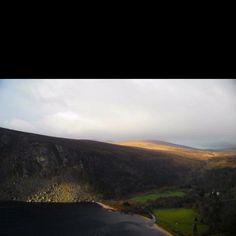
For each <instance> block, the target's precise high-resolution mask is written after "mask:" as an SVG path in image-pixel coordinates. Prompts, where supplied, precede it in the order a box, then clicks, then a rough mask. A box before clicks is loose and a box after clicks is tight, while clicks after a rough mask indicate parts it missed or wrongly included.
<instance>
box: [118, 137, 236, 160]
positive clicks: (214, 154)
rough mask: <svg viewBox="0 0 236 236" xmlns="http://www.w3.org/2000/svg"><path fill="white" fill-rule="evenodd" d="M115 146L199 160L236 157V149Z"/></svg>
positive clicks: (133, 143)
mask: <svg viewBox="0 0 236 236" xmlns="http://www.w3.org/2000/svg"><path fill="white" fill-rule="evenodd" d="M113 143H114V144H118V145H122V146H128V147H138V148H142V149H148V150H154V151H164V152H167V153H173V154H175V155H179V156H183V157H187V158H191V159H199V160H209V159H213V158H226V157H229V158H233V157H236V149H229V150H217V151H216V150H201V149H196V148H191V147H187V146H182V145H177V144H173V143H168V142H163V141H149V140H147V141H146V140H129V141H122V142H113Z"/></svg>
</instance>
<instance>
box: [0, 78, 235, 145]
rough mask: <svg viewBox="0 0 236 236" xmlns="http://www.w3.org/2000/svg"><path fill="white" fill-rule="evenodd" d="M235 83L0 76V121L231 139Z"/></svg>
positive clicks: (112, 133) (115, 136)
mask: <svg viewBox="0 0 236 236" xmlns="http://www.w3.org/2000/svg"><path fill="white" fill-rule="evenodd" d="M235 89H236V88H235V81H234V80H219V79H218V80H216V79H207V80H179V79H173V80H172V79H167V80H166V79H165V80H161V79H159V80H153V79H148V80H144V79H143V80H142V79H127V80H124V79H123V80H119V79H114V80H102V79H99V80H98V79H96V80H94V79H90V80H82V79H78V80H66V79H58V80H48V79H43V80H11V81H10V80H4V86H2V89H1V90H0V106H1V111H2V112H1V113H0V125H1V126H4V127H6V126H7V127H8V128H14V129H24V130H25V131H33V130H34V132H36V133H43V134H47V135H55V136H61V137H71V138H78V139H83V138H86V139H96V140H122V139H159V140H166V141H172V142H177V143H182V144H186V145H192V146H199V147H203V146H204V147H205V146H207V145H208V146H209V145H214V143H215V144H216V143H217V145H219V143H222V145H226V144H230V145H231V144H232V145H236V141H233V140H236V126H235V120H236V109H235V107H236V96H235ZM6 124H7V125H6Z"/></svg>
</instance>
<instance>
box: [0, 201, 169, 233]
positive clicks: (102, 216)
mask: <svg viewBox="0 0 236 236" xmlns="http://www.w3.org/2000/svg"><path fill="white" fill-rule="evenodd" d="M150 225H151V223H150V221H149V220H146V219H144V218H143V217H141V216H138V215H128V214H124V213H120V212H112V211H108V210H105V209H103V208H102V207H100V206H99V205H97V204H95V203H94V204H93V203H21V202H8V203H6V202H5V203H3V202H1V203H0V236H9V235H14V236H15V235H16V236H18V235H20V236H21V235H22V236H28V235H30V236H31V235H32V236H37V235H40V236H54V235H55V236H61V235H63V236H64V235H65V236H71V235H73V236H74V235H77V236H79V235H82V236H83V235H84V236H102V235H104V236H107V235H114V236H118V235H119V236H120V235H121V236H128V235H129V236H130V235H134V236H140V235H145V236H164V235H165V234H163V233H162V232H160V231H159V230H157V229H153V228H151V227H150Z"/></svg>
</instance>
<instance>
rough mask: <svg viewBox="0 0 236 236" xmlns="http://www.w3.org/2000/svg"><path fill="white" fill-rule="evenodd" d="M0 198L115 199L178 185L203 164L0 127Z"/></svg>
mask: <svg viewBox="0 0 236 236" xmlns="http://www.w3.org/2000/svg"><path fill="white" fill-rule="evenodd" d="M0 159H1V166H0V189H1V190H0V199H18V200H29V201H31V200H33V201H77V200H84V199H90V200H91V199H99V198H119V197H122V196H125V195H129V194H131V193H135V192H140V191H146V190H149V189H153V188H159V187H162V186H172V185H183V184H185V183H187V182H189V181H191V179H192V178H193V176H194V174H195V173H196V171H198V170H199V169H201V168H202V167H203V165H204V162H202V161H199V160H191V159H188V158H184V157H180V156H178V155H175V154H170V153H164V152H162V151H161V152H157V151H153V150H142V149H139V148H134V147H124V146H118V145H114V144H109V143H103V142H96V141H90V140H73V139H64V138H54V137H48V136H43V135H37V134H31V133H25V132H20V131H14V130H8V129H3V128H0Z"/></svg>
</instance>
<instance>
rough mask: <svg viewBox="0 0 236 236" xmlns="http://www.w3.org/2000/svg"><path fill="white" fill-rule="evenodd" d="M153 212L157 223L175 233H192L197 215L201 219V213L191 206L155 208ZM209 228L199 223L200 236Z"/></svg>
mask: <svg viewBox="0 0 236 236" xmlns="http://www.w3.org/2000/svg"><path fill="white" fill-rule="evenodd" d="M153 213H154V215H155V216H156V223H157V224H158V225H160V226H162V227H163V228H165V229H167V230H168V231H170V232H172V233H174V235H186V236H187V235H192V232H193V230H192V229H193V223H194V219H195V217H197V218H198V220H200V217H199V215H198V214H197V213H196V212H195V211H194V210H193V209H189V208H169V209H167V208H165V209H154V210H153ZM207 230H208V226H207V225H205V224H202V223H197V231H198V234H197V235H198V236H200V235H202V234H203V233H206V232H207Z"/></svg>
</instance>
